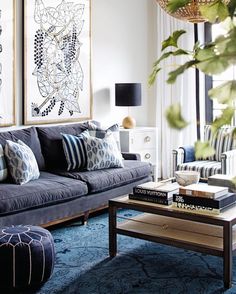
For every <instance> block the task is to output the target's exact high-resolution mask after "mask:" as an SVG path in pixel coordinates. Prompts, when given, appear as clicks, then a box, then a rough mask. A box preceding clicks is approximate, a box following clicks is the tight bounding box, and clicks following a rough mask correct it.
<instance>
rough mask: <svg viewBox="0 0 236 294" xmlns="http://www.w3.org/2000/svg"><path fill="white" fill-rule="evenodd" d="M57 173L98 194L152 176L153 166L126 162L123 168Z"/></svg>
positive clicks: (144, 163) (130, 161)
mask: <svg viewBox="0 0 236 294" xmlns="http://www.w3.org/2000/svg"><path fill="white" fill-rule="evenodd" d="M57 173H58V174H60V175H62V176H66V177H69V178H72V179H77V180H81V181H83V182H85V183H87V185H88V189H89V193H96V192H102V191H106V190H109V189H112V188H115V187H119V186H122V185H126V184H129V183H132V182H134V181H137V180H140V179H142V178H145V177H147V176H150V174H151V165H150V164H149V163H146V162H142V161H136V160H125V161H124V167H123V168H110V169H103V170H95V171H74V172H70V171H68V172H66V171H63V172H58V171H57Z"/></svg>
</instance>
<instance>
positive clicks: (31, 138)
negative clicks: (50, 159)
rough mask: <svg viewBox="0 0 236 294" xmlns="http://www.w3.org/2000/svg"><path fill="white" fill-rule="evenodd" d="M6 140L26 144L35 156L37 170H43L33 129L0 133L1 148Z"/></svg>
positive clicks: (43, 163)
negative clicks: (19, 141)
mask: <svg viewBox="0 0 236 294" xmlns="http://www.w3.org/2000/svg"><path fill="white" fill-rule="evenodd" d="M6 140H10V141H13V142H17V141H18V140H21V141H22V142H24V143H25V144H27V145H28V146H29V147H30V149H31V150H32V151H33V153H34V155H35V158H36V160H37V163H38V166H39V169H40V170H43V169H45V162H44V158H43V155H42V150H41V146H40V142H39V138H38V134H37V131H36V129H35V128H34V127H31V128H26V129H22V130H15V131H9V132H0V144H1V145H2V146H3V147H5V144H6Z"/></svg>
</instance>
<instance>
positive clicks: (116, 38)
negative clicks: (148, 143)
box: [92, 0, 156, 126]
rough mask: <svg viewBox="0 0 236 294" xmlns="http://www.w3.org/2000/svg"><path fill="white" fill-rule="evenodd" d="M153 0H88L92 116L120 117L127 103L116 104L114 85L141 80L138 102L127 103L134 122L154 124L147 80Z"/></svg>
mask: <svg viewBox="0 0 236 294" xmlns="http://www.w3.org/2000/svg"><path fill="white" fill-rule="evenodd" d="M155 8H156V3H155V1H154V0H148V1H147V0H119V1H118V0H92V48H93V54H92V61H93V62H92V65H93V89H94V118H95V119H98V120H102V121H104V122H107V123H111V122H114V121H117V120H118V121H119V122H121V121H122V118H123V117H124V116H126V115H127V114H128V108H127V107H116V106H115V97H114V91H115V90H114V88H115V87H114V85H115V83H119V82H121V83H122V82H131V83H132V82H141V83H142V106H140V107H130V108H129V111H130V114H131V115H132V116H134V117H135V118H136V121H137V125H139V126H151V125H155V112H154V109H155V107H154V105H155V98H154V88H152V89H149V88H148V84H147V80H148V75H149V74H150V72H151V66H152V63H153V61H154V59H155V57H156V56H155V44H156V39H155V29H156V20H155V11H156V9H155Z"/></svg>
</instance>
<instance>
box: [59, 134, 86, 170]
mask: <svg viewBox="0 0 236 294" xmlns="http://www.w3.org/2000/svg"><path fill="white" fill-rule="evenodd" d="M61 135H62V145H63V149H64V153H65V157H66V161H67V170H68V171H69V170H75V169H76V170H79V169H83V168H85V167H86V165H87V155H86V150H85V145H84V138H85V137H86V136H89V133H88V131H87V130H86V131H84V132H83V133H81V134H80V135H78V136H74V135H69V134H61Z"/></svg>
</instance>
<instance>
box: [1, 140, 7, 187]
mask: <svg viewBox="0 0 236 294" xmlns="http://www.w3.org/2000/svg"><path fill="white" fill-rule="evenodd" d="M6 178H7V165H6V160H5V156H4V151H3V148H2V145H1V144H0V182H2V181H4V180H6Z"/></svg>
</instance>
